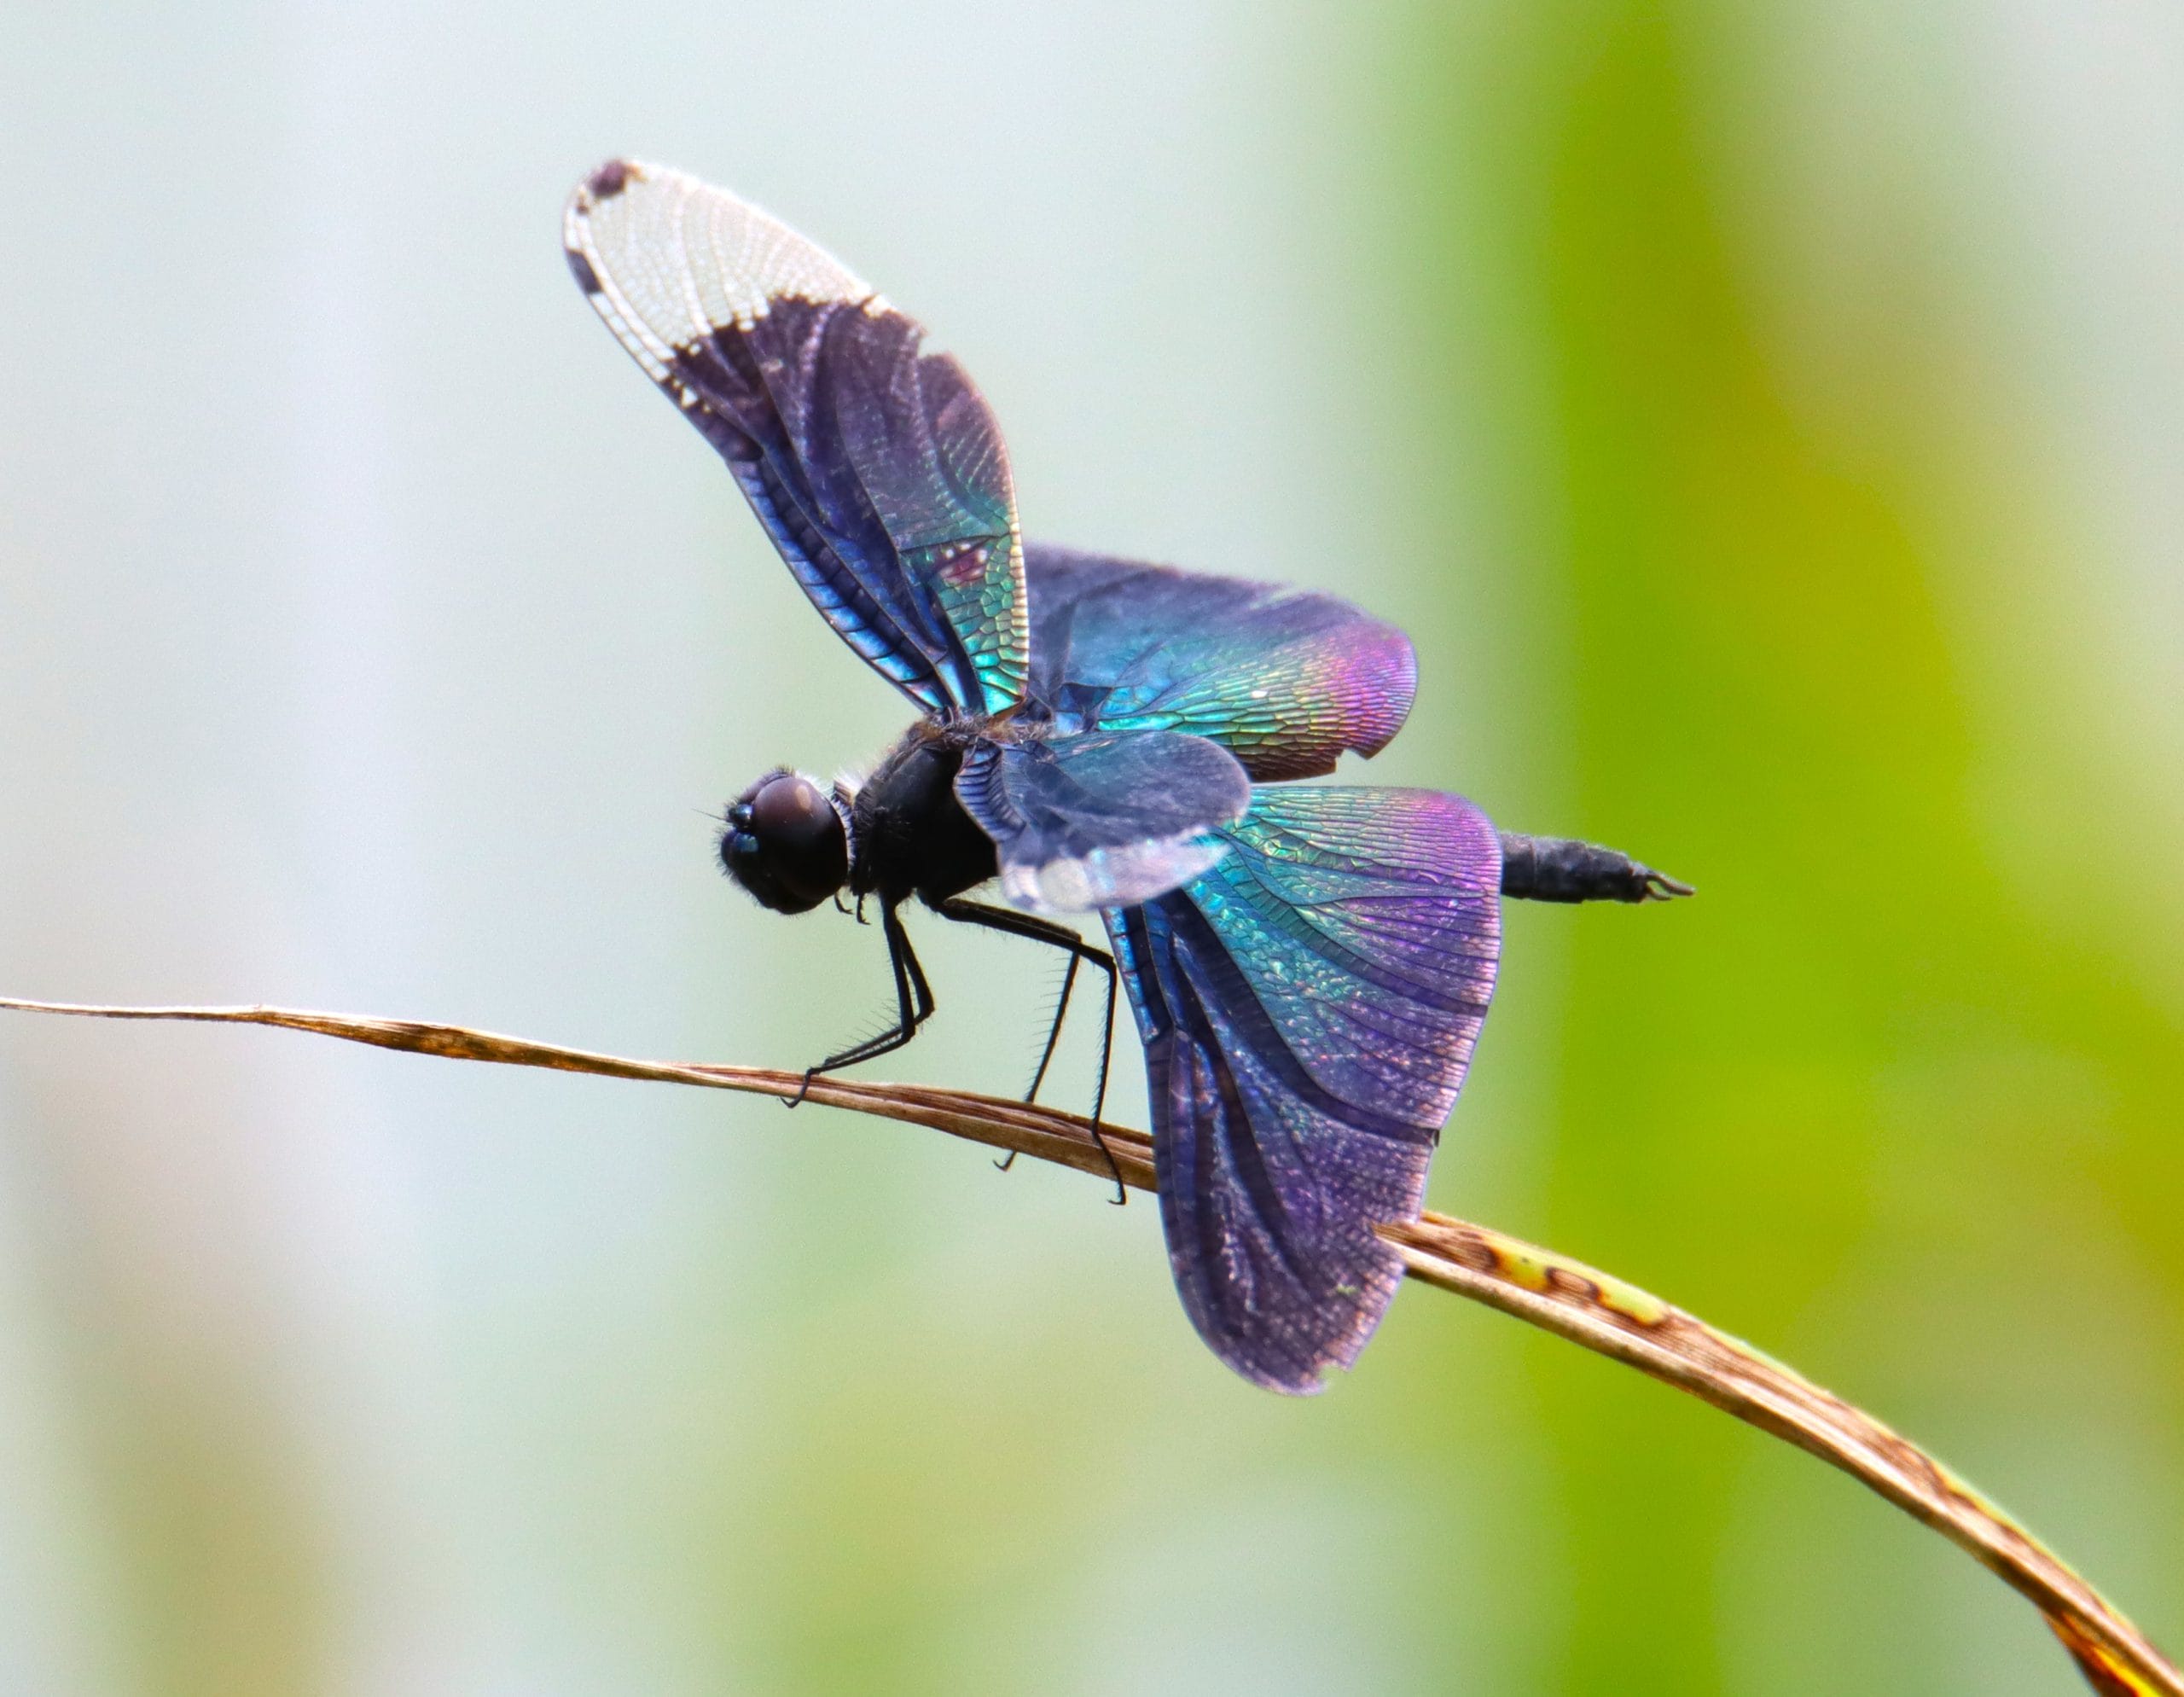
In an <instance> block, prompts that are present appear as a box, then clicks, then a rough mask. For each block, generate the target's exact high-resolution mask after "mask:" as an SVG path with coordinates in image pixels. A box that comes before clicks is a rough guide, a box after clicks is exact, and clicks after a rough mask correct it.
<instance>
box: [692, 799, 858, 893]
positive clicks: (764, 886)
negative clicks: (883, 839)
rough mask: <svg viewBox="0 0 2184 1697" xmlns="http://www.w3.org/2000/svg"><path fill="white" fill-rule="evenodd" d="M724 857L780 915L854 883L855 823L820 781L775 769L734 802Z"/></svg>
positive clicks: (723, 835) (744, 883)
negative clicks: (850, 822)
mask: <svg viewBox="0 0 2184 1697" xmlns="http://www.w3.org/2000/svg"><path fill="white" fill-rule="evenodd" d="M720 863H721V864H722V865H723V867H725V868H727V869H728V875H729V877H731V878H733V879H734V880H735V881H736V882H737V883H739V884H741V886H743V887H744V888H745V889H746V890H747V891H749V892H751V894H752V897H753V898H755V899H756V900H758V902H759V903H760V904H763V905H764V906H766V907H770V908H771V909H773V910H774V911H775V913H808V912H810V910H812V909H813V908H816V907H817V906H818V905H819V904H820V903H822V902H823V901H825V900H826V899H827V898H828V897H829V896H831V895H833V894H834V892H836V891H837V890H839V889H840V888H841V887H842V886H844V885H845V884H846V883H848V882H849V876H850V837H849V828H848V825H847V823H846V822H845V821H844V819H843V817H842V810H841V808H840V807H839V805H837V803H836V801H835V799H834V796H833V794H832V793H829V792H828V790H826V789H823V788H822V787H820V786H819V784H818V783H816V782H814V781H813V780H812V779H810V778H808V777H806V776H804V774H803V773H801V772H792V771H789V770H786V769H782V770H776V771H771V772H769V773H767V774H766V776H764V777H763V778H761V779H759V780H758V782H756V783H754V784H752V786H751V787H750V788H748V789H746V790H745V791H744V792H743V793H742V794H741V796H740V797H738V798H737V799H736V800H735V803H734V804H733V805H731V806H730V807H729V810H728V828H727V829H725V830H723V832H722V833H721V837H720Z"/></svg>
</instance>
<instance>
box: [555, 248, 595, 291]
mask: <svg viewBox="0 0 2184 1697" xmlns="http://www.w3.org/2000/svg"><path fill="white" fill-rule="evenodd" d="M561 251H562V252H563V253H564V254H565V255H566V257H567V259H568V262H569V275H570V276H572V277H574V278H575V279H576V280H577V287H578V288H580V289H582V290H583V291H584V293H586V294H596V293H599V273H598V272H596V271H595V270H592V268H591V261H590V260H589V259H585V258H584V255H583V254H581V253H578V252H577V250H576V249H575V248H573V247H566V248H564V249H562V250H561Z"/></svg>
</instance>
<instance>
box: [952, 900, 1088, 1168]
mask: <svg viewBox="0 0 2184 1697" xmlns="http://www.w3.org/2000/svg"><path fill="white" fill-rule="evenodd" d="M934 911H936V912H937V913H938V914H939V915H941V917H942V918H944V919H952V920H955V921H957V922H958V923H959V924H963V925H976V926H982V927H985V929H986V930H988V931H998V932H1000V933H1002V934H1003V935H1004V936H1008V937H1025V938H1029V939H1031V941H1033V942H1034V943H1044V944H1048V946H1049V947H1052V948H1055V949H1060V950H1066V952H1067V953H1068V956H1069V966H1068V968H1067V969H1066V971H1065V972H1064V973H1063V974H1062V980H1061V994H1060V996H1059V997H1056V998H1055V1001H1054V1020H1053V1021H1052V1022H1051V1023H1050V1024H1049V1025H1048V1027H1047V1042H1046V1047H1045V1048H1043V1049H1041V1050H1040V1051H1039V1065H1038V1066H1037V1070H1036V1071H1034V1072H1032V1074H1031V1089H1030V1090H1026V1091H1025V1093H1024V1100H1025V1101H1027V1102H1031V1101H1037V1100H1038V1099H1039V1086H1040V1085H1041V1084H1044V1083H1045V1082H1046V1078H1047V1068H1048V1066H1050V1065H1052V1064H1053V1061H1054V1047H1055V1045H1056V1044H1058V1043H1060V1041H1061V1026H1062V1021H1063V1020H1066V1018H1068V1016H1069V998H1070V995H1071V993H1072V991H1074V990H1075V989H1076V988H1077V968H1078V967H1080V966H1082V965H1083V963H1084V962H1087V961H1089V962H1091V963H1092V964H1093V965H1094V966H1095V967H1097V968H1099V969H1100V970H1101V972H1103V973H1107V1016H1106V1023H1105V1024H1104V1025H1103V1026H1101V1033H1100V1082H1099V1084H1098V1085H1097V1086H1096V1087H1095V1090H1094V1091H1093V1095H1092V1136H1093V1137H1094V1139H1095V1141H1096V1142H1098V1143H1099V1145H1100V1153H1101V1154H1103V1155H1105V1156H1106V1157H1107V1170H1108V1171H1109V1172H1111V1173H1112V1174H1113V1176H1114V1180H1115V1202H1116V1204H1117V1206H1121V1205H1122V1204H1124V1203H1125V1202H1127V1201H1128V1200H1130V1192H1129V1189H1128V1188H1127V1187H1126V1186H1124V1183H1123V1173H1122V1169H1121V1167H1119V1166H1118V1165H1116V1164H1115V1152H1114V1151H1113V1150H1112V1149H1111V1148H1108V1147H1107V1137H1106V1136H1105V1134H1103V1133H1102V1132H1101V1129H1100V1116H1101V1113H1102V1111H1104V1110H1105V1108H1106V1107H1107V1067H1108V1063H1109V1061H1110V1060H1111V1058H1112V1055H1113V1050H1114V1043H1115V985H1116V982H1117V979H1116V973H1115V957H1114V956H1112V955H1111V954H1109V953H1108V952H1107V950H1105V949H1100V948H1095V947H1094V946H1093V945H1092V944H1089V943H1087V942H1086V941H1085V940H1084V939H1083V938H1082V937H1079V936H1078V935H1077V933H1075V932H1074V931H1072V930H1071V929H1070V928H1069V927H1067V926H1066V925H1056V924H1055V923H1054V921H1052V920H1046V919H1041V918H1039V917H1038V916H1037V915H1034V914H1028V913H1019V912H1018V911H1017V910H1015V909H1014V908H996V907H990V906H988V905H987V904H985V903H984V902H967V901H964V900H963V899H961V898H960V897H957V898H951V899H950V900H948V901H944V902H941V903H939V904H937V906H936V907H935V909H934ZM1015 1160H1016V1157H1015V1155H1014V1154H1013V1153H1012V1154H1008V1155H1007V1156H1006V1157H1004V1158H1003V1159H1001V1160H999V1161H996V1163H995V1165H997V1166H998V1167H1000V1169H1001V1170H1002V1171H1003V1172H1006V1171H1008V1169H1009V1168H1010V1166H1012V1165H1014V1163H1015Z"/></svg>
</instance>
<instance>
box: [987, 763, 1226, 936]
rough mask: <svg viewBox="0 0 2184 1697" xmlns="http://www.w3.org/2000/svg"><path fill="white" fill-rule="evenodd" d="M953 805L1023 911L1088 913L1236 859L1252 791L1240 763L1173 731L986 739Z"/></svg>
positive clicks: (1121, 904)
mask: <svg viewBox="0 0 2184 1697" xmlns="http://www.w3.org/2000/svg"><path fill="white" fill-rule="evenodd" d="M956 799H957V800H959V801H961V803H962V804H963V809H964V811H966V812H967V813H968V814H969V815H970V816H971V817H972V818H973V819H974V820H975V821H977V822H978V825H979V828H980V829H981V830H983V831H984V832H985V834H987V835H988V836H990V837H991V838H992V839H993V840H994V850H995V853H996V857H998V859H999V860H1000V863H1001V887H1002V894H1004V895H1006V896H1007V897H1008V899H1009V900H1010V901H1012V902H1014V903H1015V904H1017V905H1018V906H1019V907H1024V908H1030V909H1032V910H1037V911H1043V912H1049V913H1087V912H1089V911H1091V910H1093V909H1095V908H1105V907H1126V906H1128V905H1130V904H1132V903H1136V902H1142V901H1147V900H1150V899H1151V898H1153V897H1154V896H1158V895H1160V894H1161V893H1163V892H1166V891H1169V890H1172V889H1174V888H1176V886H1178V885H1180V884H1182V883H1184V882H1186V881H1187V880H1190V879H1192V878H1194V877H1196V876H1198V875H1199V874H1200V873H1202V872H1204V871H1205V870H1206V869H1208V868H1209V867H1211V866H1212V865H1213V863H1215V862H1216V861H1217V860H1219V859H1220V858H1221V857H1222V856H1223V855H1224V854H1225V853H1227V852H1228V849H1227V846H1226V844H1225V843H1224V842H1223V840H1222V839H1221V838H1220V837H1218V836H1217V835H1216V834H1215V833H1217V832H1218V831H1219V830H1220V829H1221V828H1222V827H1223V826H1227V825H1233V824H1234V823H1235V822H1237V821H1238V820H1240V819H1241V818H1242V817H1244V810H1245V809H1246V807H1248V806H1249V805H1251V800H1252V783H1251V780H1250V779H1249V778H1248V777H1246V776H1245V774H1244V769H1243V768H1242V767H1241V766H1240V765H1238V764H1236V761H1235V759H1234V757H1233V756H1231V755H1230V754H1229V753H1226V752H1224V751H1223V749H1221V748H1219V747H1217V746H1216V745H1214V744H1213V743H1211V742H1209V741H1206V740H1205V738H1204V737H1199V736H1186V735H1182V734H1180V733H1178V732H1176V731H1158V730H1155V731H1125V732H1121V733H1111V732H1095V733H1093V734H1091V735H1083V736H1064V737H1057V738H1054V739H1051V740H1048V739H1046V738H1033V739H1027V740H1025V741H1019V742H1014V743H991V742H988V743H981V744H979V745H977V746H975V747H973V749H972V750H971V752H970V753H969V754H968V755H967V757H966V758H965V759H964V762H963V765H962V769H961V770H960V771H959V772H958V773H957V774H956Z"/></svg>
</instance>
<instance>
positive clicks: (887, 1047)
mask: <svg viewBox="0 0 2184 1697" xmlns="http://www.w3.org/2000/svg"><path fill="white" fill-rule="evenodd" d="M880 931H881V933H882V934H884V935H885V936H886V939H887V964H888V966H889V967H890V968H892V970H893V972H894V974H895V1023H894V1025H893V1026H892V1027H891V1028H890V1029H889V1030H886V1031H884V1032H880V1035H879V1036H877V1037H867V1038H866V1039H865V1040H864V1041H863V1043H851V1045H850V1046H849V1047H848V1048H847V1049H843V1050H842V1051H841V1052H840V1053H839V1054H838V1055H828V1057H827V1058H826V1059H825V1060H824V1061H821V1062H820V1063H819V1064H818V1065H817V1066H807V1067H805V1068H804V1084H803V1088H802V1089H800V1090H798V1091H797V1093H796V1095H793V1097H791V1098H789V1099H788V1101H787V1106H788V1107H796V1106H797V1105H798V1104H799V1103H800V1102H802V1101H803V1100H804V1095H805V1093H806V1092H807V1091H809V1090H810V1088H811V1081H812V1080H813V1079H814V1078H818V1077H819V1076H820V1075H821V1074H822V1073H825V1072H838V1071H839V1070H840V1069H841V1068H842V1067H845V1066H856V1065H857V1062H859V1061H870V1060H872V1059H874V1057H875V1056H877V1055H886V1054H890V1053H892V1051H894V1050H896V1049H900V1048H902V1047H903V1044H904V1043H908V1042H909V1040H910V1039H911V1038H912V1037H915V1036H916V1035H917V1034H918V1027H919V1026H922V1025H923V1024H924V1023H925V1022H926V1020H929V1019H931V1018H932V1009H933V1000H932V985H929V984H927V983H926V978H925V968H923V967H921V966H920V965H919V964H918V957H917V951H916V950H914V949H912V948H911V947H910V933H909V932H908V931H906V930H904V929H903V921H902V917H901V915H898V914H897V912H896V911H895V908H894V904H892V903H888V902H883V903H881V904H880Z"/></svg>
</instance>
